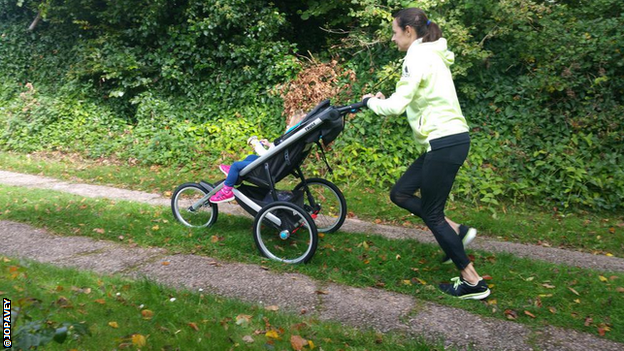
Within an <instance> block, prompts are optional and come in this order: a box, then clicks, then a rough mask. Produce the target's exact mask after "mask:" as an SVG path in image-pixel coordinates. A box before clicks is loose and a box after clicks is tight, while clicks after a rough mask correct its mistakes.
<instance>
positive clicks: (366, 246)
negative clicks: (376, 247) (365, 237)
mask: <svg viewBox="0 0 624 351" xmlns="http://www.w3.org/2000/svg"><path fill="white" fill-rule="evenodd" d="M362 246H364V250H368V248H369V246H368V243H367V242H366V241H364V242H362Z"/></svg>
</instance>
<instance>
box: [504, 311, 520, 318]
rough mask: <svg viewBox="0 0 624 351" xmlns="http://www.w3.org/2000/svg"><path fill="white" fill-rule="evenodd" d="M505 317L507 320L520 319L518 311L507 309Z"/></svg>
mask: <svg viewBox="0 0 624 351" xmlns="http://www.w3.org/2000/svg"><path fill="white" fill-rule="evenodd" d="M505 316H506V317H507V319H516V318H518V313H516V311H514V310H510V309H506V310H505Z"/></svg>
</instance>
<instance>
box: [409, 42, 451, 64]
mask: <svg viewBox="0 0 624 351" xmlns="http://www.w3.org/2000/svg"><path fill="white" fill-rule="evenodd" d="M422 50H425V51H428V52H431V53H434V54H436V55H438V56H439V57H440V58H441V59H442V61H443V62H444V64H445V65H446V66H447V67H448V66H450V65H452V64H453V63H454V62H455V54H454V53H453V52H452V51H450V50H449V49H448V46H447V45H446V39H444V38H440V39H438V40H436V41H433V42H429V43H423V42H422V38H421V39H418V40H416V41H414V42H413V43H412V45H411V46H410V47H409V49H407V55H408V56H409V55H419V54H421V53H422Z"/></svg>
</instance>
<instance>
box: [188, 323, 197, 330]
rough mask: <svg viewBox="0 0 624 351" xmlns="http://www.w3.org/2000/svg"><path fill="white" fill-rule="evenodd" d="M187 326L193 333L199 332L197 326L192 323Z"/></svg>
mask: <svg viewBox="0 0 624 351" xmlns="http://www.w3.org/2000/svg"><path fill="white" fill-rule="evenodd" d="M188 326H189V327H191V329H193V330H195V331H199V327H198V326H197V324H195V323H193V322H189V323H188Z"/></svg>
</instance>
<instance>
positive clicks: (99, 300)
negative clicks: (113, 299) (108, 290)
mask: <svg viewBox="0 0 624 351" xmlns="http://www.w3.org/2000/svg"><path fill="white" fill-rule="evenodd" d="M94 302H97V303H99V304H100V305H103V304H105V303H106V301H104V299H97V300H94Z"/></svg>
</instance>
